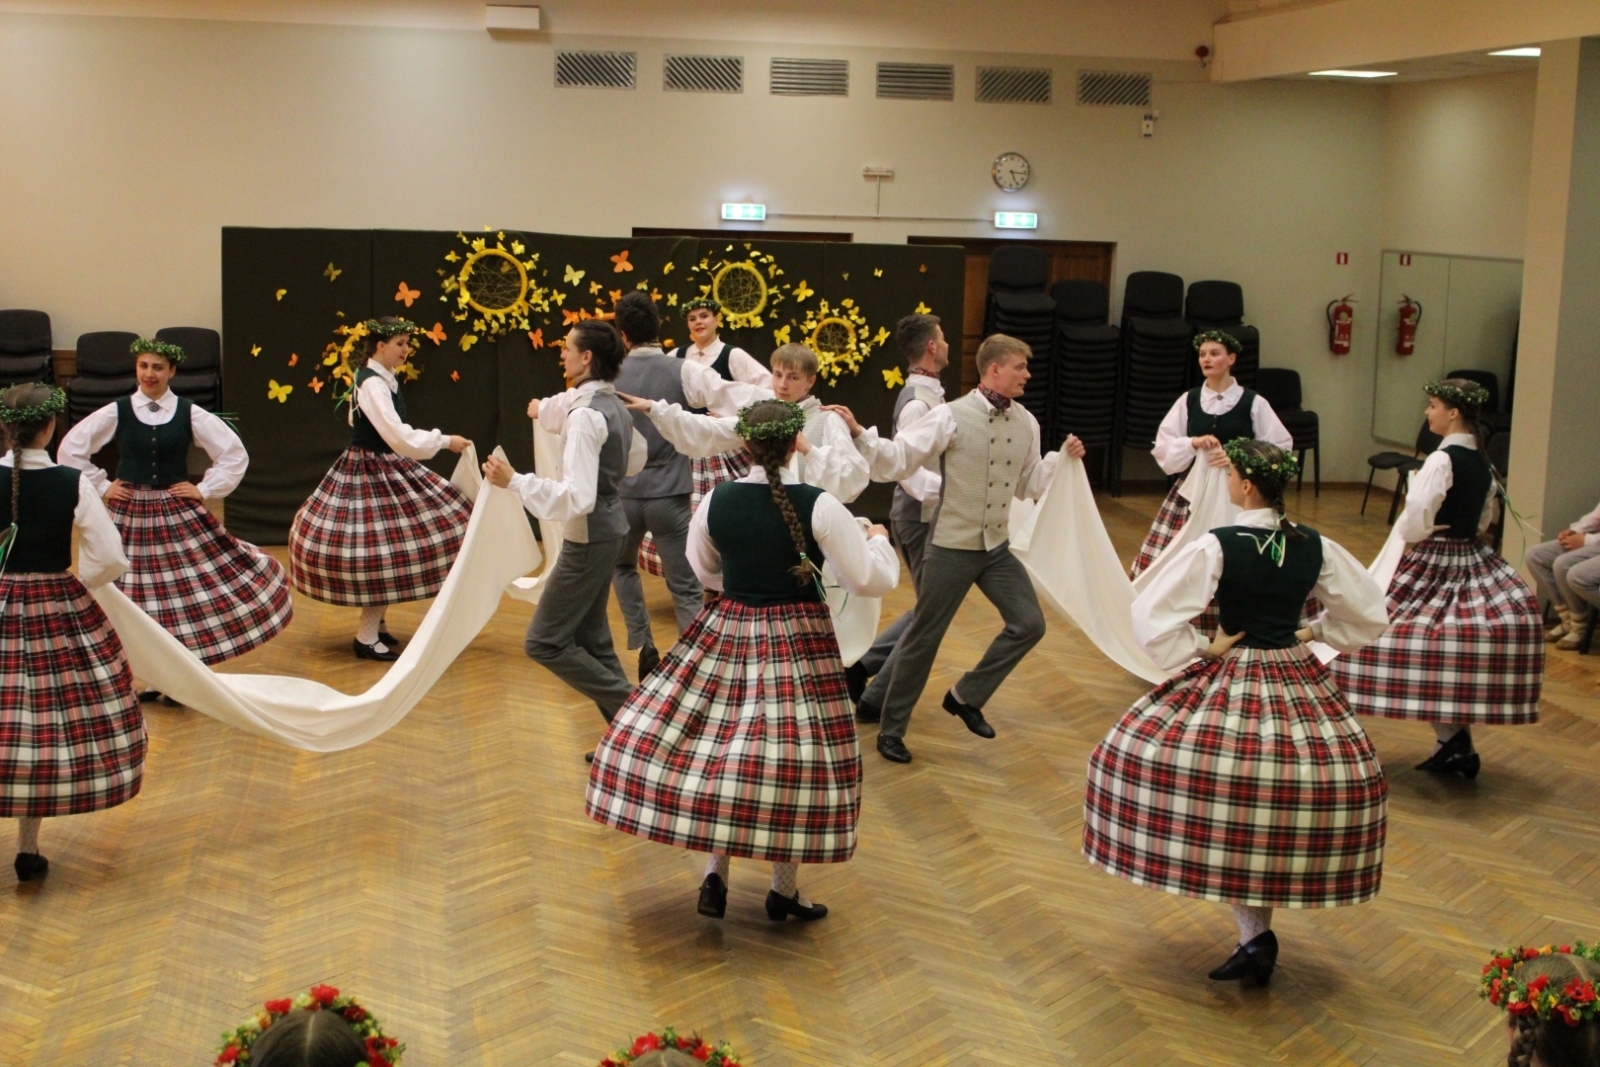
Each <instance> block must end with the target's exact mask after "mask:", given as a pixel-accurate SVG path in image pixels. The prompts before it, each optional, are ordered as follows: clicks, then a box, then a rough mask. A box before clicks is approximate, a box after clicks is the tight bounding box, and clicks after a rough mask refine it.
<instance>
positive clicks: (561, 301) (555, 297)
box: [550, 293, 567, 307]
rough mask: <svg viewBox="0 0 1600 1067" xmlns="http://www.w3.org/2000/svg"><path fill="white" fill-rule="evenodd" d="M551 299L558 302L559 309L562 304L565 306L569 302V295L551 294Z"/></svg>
mask: <svg viewBox="0 0 1600 1067" xmlns="http://www.w3.org/2000/svg"><path fill="white" fill-rule="evenodd" d="M550 299H551V300H554V301H555V302H556V306H557V307H559V306H561V305H562V304H565V303H566V302H567V294H566V293H551V294H550Z"/></svg>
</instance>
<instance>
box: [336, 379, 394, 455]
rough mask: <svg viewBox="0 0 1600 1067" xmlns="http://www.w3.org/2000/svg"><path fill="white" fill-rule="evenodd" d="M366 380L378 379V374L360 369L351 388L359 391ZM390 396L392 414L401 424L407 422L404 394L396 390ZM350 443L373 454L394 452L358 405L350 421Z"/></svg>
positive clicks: (352, 397)
mask: <svg viewBox="0 0 1600 1067" xmlns="http://www.w3.org/2000/svg"><path fill="white" fill-rule="evenodd" d="M368 378H379V375H378V372H377V371H375V370H373V369H372V368H371V367H362V368H361V369H360V370H358V371H356V380H355V385H354V386H352V388H353V389H360V388H361V383H362V382H364V381H366V380H367V379H368ZM379 380H380V381H381V380H382V379H381V378H379ZM385 388H387V383H385ZM391 395H392V396H393V397H394V413H395V414H396V415H398V416H399V417H400V421H401V422H406V421H408V420H407V418H406V394H405V393H404V392H402V391H401V390H399V389H396V390H394V392H393V393H392V394H391ZM350 401H351V403H355V396H354V395H353V394H352V396H351V397H350ZM350 443H351V444H352V445H354V446H355V447H357V448H365V449H368V450H370V451H373V452H393V451H394V449H393V448H390V447H389V442H388V441H385V440H384V439H383V434H381V433H379V432H378V428H377V427H376V426H374V425H372V423H370V422H368V421H367V417H366V415H364V414H362V411H361V406H360V405H359V404H357V405H356V408H355V417H354V418H352V419H351V420H350Z"/></svg>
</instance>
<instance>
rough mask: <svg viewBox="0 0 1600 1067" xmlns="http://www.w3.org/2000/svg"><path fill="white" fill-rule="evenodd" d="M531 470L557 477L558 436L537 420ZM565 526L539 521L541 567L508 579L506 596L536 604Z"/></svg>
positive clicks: (550, 521)
mask: <svg viewBox="0 0 1600 1067" xmlns="http://www.w3.org/2000/svg"><path fill="white" fill-rule="evenodd" d="M533 472H534V473H535V474H537V475H538V476H539V477H541V478H560V477H561V436H560V435H559V434H553V433H551V432H550V431H549V430H546V429H545V428H544V427H543V426H541V425H539V420H537V419H535V420H534V422H533ZM523 521H524V522H526V521H527V520H526V519H524V520H523ZM566 525H567V524H566V523H564V522H557V521H556V520H554V519H540V520H539V537H540V539H541V540H542V541H543V542H544V552H545V555H544V570H543V571H542V572H540V573H539V574H537V575H535V576H533V577H526V578H518V579H517V580H516V581H514V582H512V583H511V584H510V585H509V586H507V587H506V595H507V596H509V597H511V598H512V599H513V600H520V601H522V602H523V603H524V604H537V603H539V594H540V593H541V592H543V591H544V583H545V580H546V579H548V578H549V577H550V572H551V571H553V570H555V566H556V557H557V556H559V555H561V537H562V532H563V530H564V529H565V527H566Z"/></svg>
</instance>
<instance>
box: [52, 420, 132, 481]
mask: <svg viewBox="0 0 1600 1067" xmlns="http://www.w3.org/2000/svg"><path fill="white" fill-rule="evenodd" d="M116 433H117V405H115V404H107V405H106V406H105V407H103V408H100V409H99V410H98V411H94V412H91V413H90V414H89V416H88V417H87V418H85V419H84V420H83V421H82V422H80V423H78V425H76V426H74V427H73V428H72V429H70V430H68V431H67V432H66V435H65V436H64V437H62V438H61V444H60V445H58V446H57V447H56V462H58V463H60V464H61V465H62V466H63V467H76V468H77V469H78V470H79V471H80V472H81V473H80V475H79V477H80V479H81V480H82V481H84V482H87V483H88V484H89V485H90V486H91V487H92V488H93V489H94V491H95V493H96V494H97V495H99V496H105V495H106V490H108V489H110V488H111V479H110V478H107V477H106V472H105V471H103V470H101V469H100V468H99V467H96V466H95V465H94V464H93V463H91V462H90V461H89V457H90V456H92V455H94V454H95V453H96V452H98V451H100V450H101V449H102V448H104V447H105V446H106V445H107V444H109V443H110V442H111V439H112V438H113V437H115V436H116Z"/></svg>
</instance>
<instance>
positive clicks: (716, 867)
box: [706, 852, 728, 885]
mask: <svg viewBox="0 0 1600 1067" xmlns="http://www.w3.org/2000/svg"><path fill="white" fill-rule="evenodd" d="M706 874H707V875H712V874H714V875H716V876H717V877H718V878H721V879H722V884H723V885H727V884H728V857H726V856H724V855H721V854H720V853H717V852H713V853H711V857H710V858H709V859H707V860H706Z"/></svg>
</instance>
